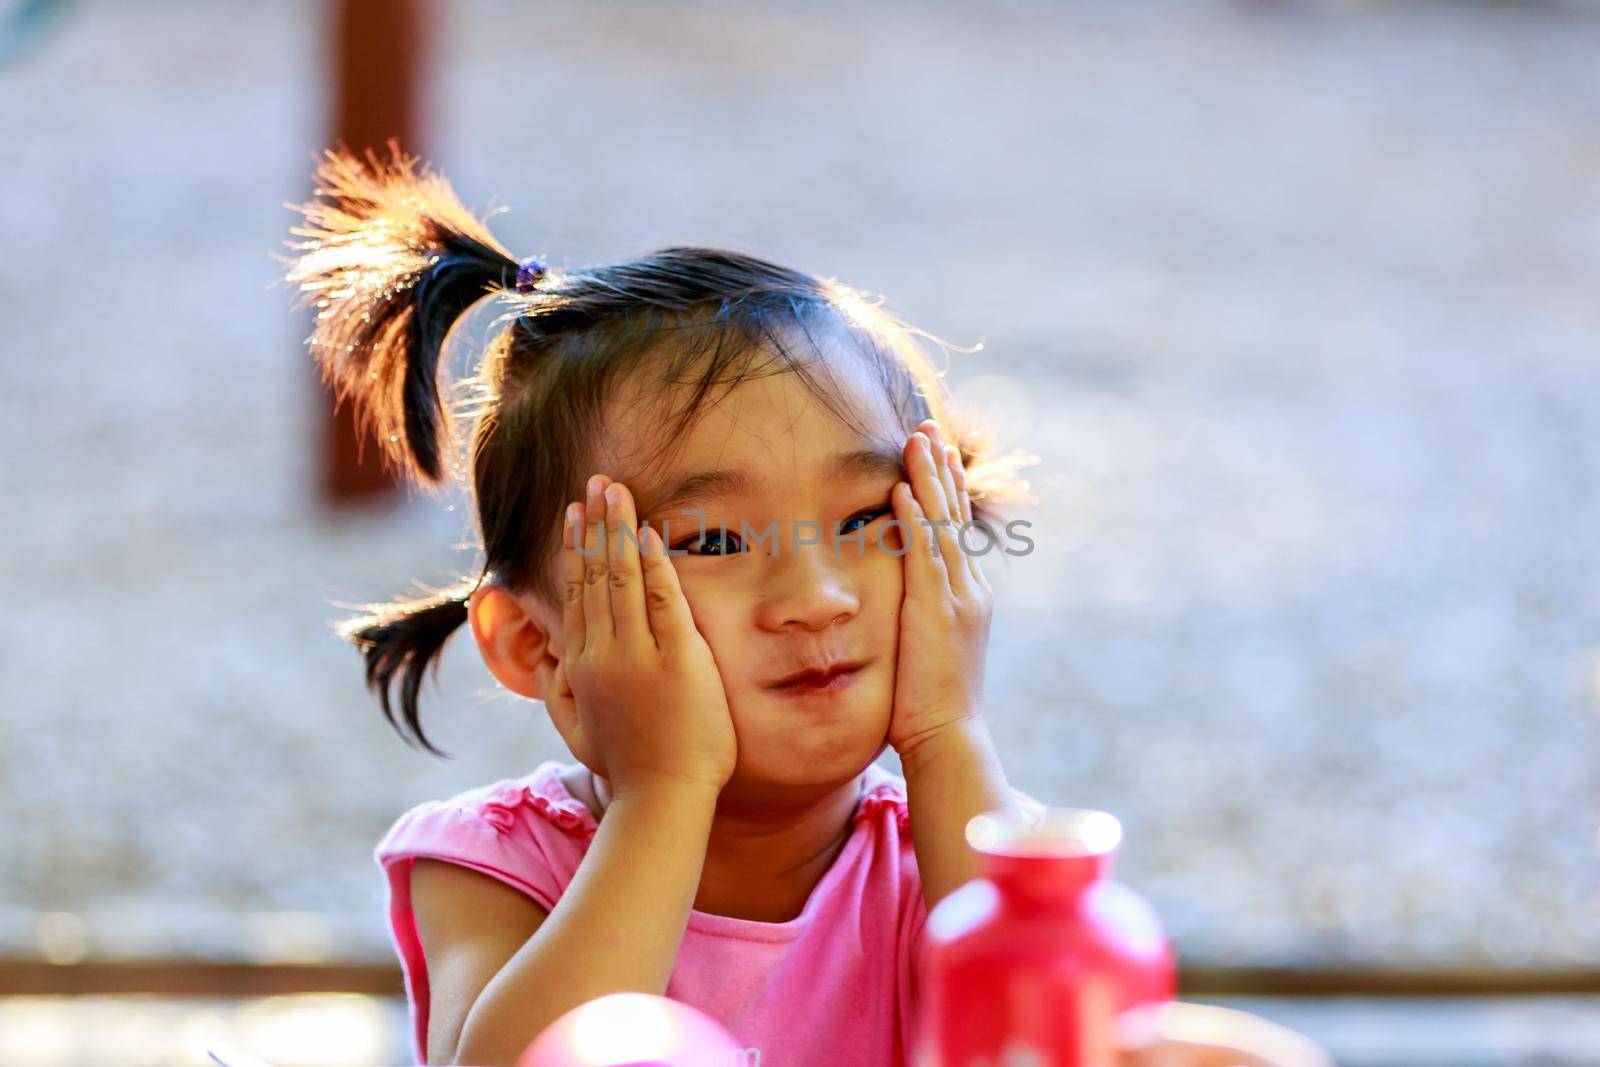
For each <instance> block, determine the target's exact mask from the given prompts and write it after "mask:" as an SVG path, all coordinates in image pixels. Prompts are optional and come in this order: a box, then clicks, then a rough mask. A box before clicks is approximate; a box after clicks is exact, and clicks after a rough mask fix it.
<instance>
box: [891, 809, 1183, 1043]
mask: <svg viewBox="0 0 1600 1067" xmlns="http://www.w3.org/2000/svg"><path fill="white" fill-rule="evenodd" d="M966 834H967V843H968V844H969V845H971V846H972V847H973V848H974V849H976V850H977V852H978V853H979V856H980V860H981V863H982V871H983V877H981V878H977V879H975V880H973V881H971V882H968V883H967V884H966V885H964V886H962V887H960V888H959V889H957V890H955V891H954V892H952V893H951V894H950V895H949V896H947V897H945V899H943V900H941V901H940V902H939V904H938V906H937V907H936V908H934V909H933V912H932V913H931V914H930V915H929V916H928V925H927V930H926V936H925V940H924V944H923V950H922V959H921V961H920V963H919V966H920V972H919V974H920V977H921V981H922V991H921V994H920V999H921V1004H920V1007H919V1011H918V1014H919V1018H918V1023H917V1026H918V1029H917V1052H916V1063H917V1067H1114V1065H1115V1064H1116V1062H1117V1052H1116V1042H1115V1037H1114V1029H1113V1021H1114V1019H1115V1017H1116V1016H1117V1015H1118V1014H1119V1013H1120V1012H1122V1011H1125V1010H1127V1009H1128V1008H1131V1007H1134V1006H1136V1005H1139V1004H1148V1003H1156V1002H1161V1001H1168V1000H1171V999H1172V998H1173V997H1174V996H1175V995H1176V993H1177V961H1176V959H1175V958H1174V956H1173V953H1172V948H1171V945H1170V944H1169V943H1168V941H1167V938H1166V934H1165V933H1164V932H1163V931H1162V928H1161V923H1160V920H1159V919H1158V918H1157V917H1156V914H1155V911H1154V910H1153V909H1152V908H1151V907H1150V905H1149V904H1148V903H1147V902H1146V901H1145V900H1144V898H1143V897H1141V896H1140V895H1139V894H1138V893H1135V892H1134V891H1133V890H1132V889H1129V888H1128V887H1127V886H1125V885H1123V884H1122V883H1120V882H1117V881H1114V880H1112V878H1111V877H1110V873H1111V865H1112V860H1113V858H1114V856H1115V853H1116V850H1117V846H1118V845H1119V844H1120V843H1121V841H1122V825H1121V824H1120V823H1119V822H1118V821H1117V819H1116V818H1115V817H1114V816H1112V815H1110V814H1108V813H1106V812H1103V811H1089V810H1085V809H1081V808H1050V809H1048V810H1047V811H1046V813H1045V816H1044V818H1043V819H1042V820H1041V821H1040V822H1039V823H1038V824H1037V825H1033V824H1030V823H1028V822H1027V821H1026V820H1025V819H1024V818H1023V817H1021V816H1020V815H1013V814H1011V813H1008V812H989V813H986V814H984V815H979V816H976V817H975V818H973V819H972V820H971V821H970V822H968V823H967V830H966Z"/></svg>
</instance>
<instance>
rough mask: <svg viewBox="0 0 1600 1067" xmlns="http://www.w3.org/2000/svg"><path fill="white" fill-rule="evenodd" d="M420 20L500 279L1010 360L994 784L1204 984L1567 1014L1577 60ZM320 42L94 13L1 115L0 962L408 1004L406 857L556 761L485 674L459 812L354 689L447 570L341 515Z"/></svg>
mask: <svg viewBox="0 0 1600 1067" xmlns="http://www.w3.org/2000/svg"><path fill="white" fill-rule="evenodd" d="M450 7H451V11H452V15H453V17H452V19H451V20H450V22H449V24H448V25H447V26H444V27H443V30H442V33H441V37H440V40H439V41H438V50H439V54H438V56H437V60H438V74H437V77H436V79H435V82H434V91H435V96H434V104H433V111H432V115H431V119H432V122H431V128H432V130H433V138H432V141H431V143H430V144H429V145H427V146H419V147H426V149H427V151H428V153H429V155H431V156H432V157H433V158H435V159H436V160H438V162H439V163H440V165H441V166H442V168H443V169H444V170H445V171H446V173H447V174H449V175H450V176H451V177H452V179H453V180H454V181H455V182H456V185H457V188H458V189H459V190H460V191H461V193H462V195H463V197H464V198H465V199H466V200H467V201H468V202H469V203H472V204H475V205H477V206H478V207H480V208H488V207H492V206H494V205H496V204H508V205H511V206H512V208H513V209H514V210H512V211H511V212H510V213H507V214H504V215H502V216H500V217H499V218H497V219H496V221H495V227H496V230H497V232H498V233H499V234H500V235H501V237H502V238H503V239H504V240H505V241H506V243H507V244H508V246H509V247H510V248H512V249H513V250H514V251H517V252H518V254H527V253H530V252H546V253H548V254H549V255H550V256H551V257H552V258H553V259H555V260H556V261H557V262H561V263H581V262H591V261H599V260H605V259H611V258H616V257H622V256H628V255H633V254H636V253H639V252H642V251H645V250H648V249H651V248H655V247H659V246H661V245H665V244H668V243H676V242H698V243H729V244H733V245H736V246H738V247H742V248H746V249H749V250H752V251H757V252H761V253H763V254H767V255H771V256H774V257H777V258H780V259H783V260H786V261H789V262H792V263H794V264H796V265H799V266H802V267H805V268H808V269H813V270H816V271H818V272H820V273H823V274H832V275H837V276H838V277H840V278H841V279H843V280H845V281H847V282H850V283H852V284H855V285H858V286H863V287H865V288H867V289H870V290H874V291H881V292H883V293H885V294H887V295H888V297H889V300H890V304H891V306H892V307H894V308H896V309H898V310H899V311H901V312H903V313H904V314H906V315H907V316H908V317H909V318H911V319H912V320H913V321H914V322H917V323H918V324H920V325H922V326H924V327H926V328H928V329H930V330H932V331H933V332H935V333H937V334H939V335H941V336H943V337H945V338H948V339H950V340H951V341H952V342H953V343H955V344H958V345H970V344H972V343H974V342H976V341H978V340H982V341H983V342H984V348H983V350H982V351H981V352H978V353H976V354H972V355H963V354H959V353H958V354H953V355H951V356H950V363H949V366H950V380H951V382H952V383H953V386H954V387H955V389H956V390H957V392H958V394H959V395H960V396H962V397H963V398H965V399H966V400H968V401H969V402H971V403H972V404H974V405H975V406H976V407H977V408H978V409H979V410H982V411H986V412H988V413H989V414H990V415H991V416H992V417H993V418H994V419H995V420H996V421H997V422H998V423H999V424H1000V425H1001V426H1002V427H1003V430H1004V433H1005V440H1006V441H1007V442H1008V443H1010V444H1013V445H1017V446H1022V447H1027V448H1030V449H1032V450H1034V451H1036V452H1037V453H1038V454H1039V455H1040V456H1041V460H1042V462H1041V463H1040V464H1039V465H1038V466H1037V467H1035V468H1034V469H1033V483H1034V488H1035V491H1036V492H1037V494H1038V496H1039V507H1038V509H1037V512H1036V513H1035V514H1034V515H1032V516H1031V518H1032V521H1033V522H1034V523H1035V529H1034V531H1033V535H1034V537H1035V540H1036V542H1037V546H1038V548H1037V551H1036V552H1035V553H1034V554H1033V555H1031V556H1028V557H1025V558H1019V559H1014V560H1011V561H1009V563H1008V564H1006V565H1005V566H1001V565H999V564H998V563H997V564H996V565H995V566H993V567H990V568H989V569H988V573H989V574H990V576H991V579H992V580H993V582H994V583H995V585H996V586H997V590H998V592H999V594H1000V607H999V613H998V617H997V620H996V627H995V631H994V637H993V649H992V657H991V664H990V668H989V679H990V682H989V698H990V702H991V704H992V707H993V719H994V724H995V730H996V732H997V734H998V738H999V743H1000V746H1001V750H1002V753H1003V755H1004V757H1005V760H1006V765H1007V768H1008V771H1009V772H1010V775H1011V777H1012V781H1013V784H1015V785H1017V786H1018V787H1019V788H1023V789H1025V790H1028V791H1029V792H1032V793H1033V794H1034V795H1036V796H1039V797H1041V798H1043V799H1046V800H1048V801H1050V802H1054V803H1061V804H1080V805H1091V806H1101V807H1105V808H1108V809H1110V810H1112V811H1114V812H1116V813H1117V814H1118V815H1119V816H1121V817H1122V818H1123V820H1124V822H1125V824H1126V828H1127V841H1126V845H1125V847H1124V852H1123V855H1122V858H1121V860H1120V862H1119V868H1118V869H1119V873H1120V875H1121V876H1122V877H1123V878H1124V879H1125V880H1126V881H1128V882H1129V883H1131V884H1133V885H1135V886H1137V887H1138V888H1139V889H1141V890H1142V891H1143V892H1144V893H1146V895H1148V896H1149V897H1150V898H1151V899H1152V900H1153V901H1154V902H1155V903H1156V905H1157V906H1158V908H1159V909H1160V911H1161V913H1162V914H1163V916H1164V917H1165V919H1166V920H1167V922H1168V923H1169V925H1170V927H1171V930H1172V932H1173V933H1174V935H1175V937H1176V939H1177V943H1178V947H1179V952H1180V956H1181V957H1182V958H1183V959H1185V960H1187V961H1189V962H1192V963H1207V964H1222V965H1242V964H1281V965H1293V966H1305V967H1318V966H1329V965H1341V964H1370V965H1377V966H1406V967H1412V966H1419V967H1428V966H1440V967H1459V968H1468V969H1478V968H1489V969H1494V968H1511V969H1518V968H1560V967H1573V966H1587V967H1592V966H1593V961H1594V960H1595V959H1596V958H1597V955H1600V923H1597V921H1596V920H1597V918H1600V878H1597V866H1596V847H1597V838H1596V827H1597V800H1600V760H1597V758H1596V756H1597V751H1600V750H1597V745H1596V742H1597V740H1600V737H1597V733H1600V717H1597V711H1600V708H1597V702H1600V696H1597V690H1600V651H1597V650H1600V588H1597V578H1596V576H1597V574H1600V536H1597V535H1600V511H1597V508H1600V505H1597V500H1600V497H1597V494H1596V487H1597V481H1600V433H1597V431H1600V417H1597V415H1596V408H1595V400H1596V397H1597V395H1600V351H1597V345H1596V342H1597V340H1600V303H1597V300H1596V294H1597V293H1600V132H1597V131H1600V63H1597V62H1596V59H1595V57H1596V56H1597V55H1600V15H1597V14H1593V13H1590V11H1588V10H1583V9H1579V8H1563V7H1560V6H1553V5H1546V4H1476V3H1454V4H1434V3H1415V4H1383V3H1368V4H1356V5H1336V4H1322V5H1297V4H1285V5H1275V4H1265V3H1261V4H1203V3H1194V4H1177V3H1147V4H1139V5H1114V4H1047V3H1043V2H1039V3H1021V2H1018V3H1008V4H1000V5H995V6H982V7H980V6H977V5H956V4H931V5H910V4H904V5H901V4H895V5H889V6H877V5H874V6H873V7H872V8H871V9H870V10H865V9H858V8H856V7H853V6H847V5H843V4H836V3H822V2H817V3H804V4H799V5H779V4H756V5H732V4H726V5H713V4H699V3H678V4H672V5H645V4H638V5H626V4H625V5H608V6H606V7H604V8H603V9H602V8H592V7H587V6H580V5H561V6H557V5H548V4H539V5H521V4H511V3H508V2H490V0H476V2H471V3H458V4H452V5H450ZM1130 9H1131V10H1130ZM321 20H322V11H321V8H320V7H319V6H318V5H314V4H311V3H307V2H304V0H301V2H285V3H275V4H251V3H243V2H208V3H200V2H191V3H154V2H151V3H136V4H113V3H109V2H101V3H82V4H79V5H77V6H76V7H75V8H74V9H73V10H71V12H70V17H68V18H67V19H65V20H63V24H62V25H61V26H59V27H57V31H56V32H55V34H54V35H53V36H50V37H49V38H48V39H47V40H45V41H43V42H42V43H41V45H40V47H39V49H38V50H37V51H36V52H34V53H33V54H31V55H29V56H26V57H24V58H23V59H21V60H19V61H17V62H15V63H14V64H13V65H12V66H10V67H7V68H5V69H3V70H0V123H3V128H4V129H5V130H6V134H7V135H6V137H5V139H4V142H3V147H0V182H3V189H4V195H3V196H0V233H3V234H4V245H5V248H6V254H5V255H3V256H0V307H3V308H4V311H5V321H6V329H5V331H4V335H3V340H0V395H3V396H4V397H6V402H5V404H6V409H5V415H4V418H0V448H3V449H4V452H5V454H6V456H7V457H8V459H7V461H6V463H5V465H4V467H3V468H0V469H3V471H4V474H3V482H0V491H3V496H4V499H5V500H6V501H7V502H8V504H9V507H10V512H9V513H10V515H11V521H10V522H8V523H7V524H6V529H5V532H4V534H3V535H0V536H3V540H0V544H3V546H4V549H5V551H4V553H3V562H0V567H3V568H4V569H3V570H0V578H3V580H4V581H5V583H6V585H7V587H8V588H11V589H12V590H13V600H12V604H11V609H10V610H8V611H6V612H4V613H3V614H0V650H3V651H0V691H3V692H4V694H5V697H4V699H3V701H0V739H3V744H0V806H3V808H4V810H5V811H6V812H7V814H8V818H7V819H6V820H5V821H4V823H3V824H0V871H3V875H0V952H4V953H6V954H10V955H23V956H30V955H35V954H43V955H45V956H46V957H47V958H51V959H57V960H61V961H70V960H75V959H82V958H85V957H90V958H94V957H105V958H112V957H119V956H139V955H157V956H169V955H174V954H194V955H196V956H200V957H215V958H248V959H260V960H319V959H370V960H378V961H390V960H392V959H393V954H392V951H391V949H390V947H389V944H388V941H387V933H386V927H385V920H384V911H383V900H384V898H383V886H382V882H381V879H380V877H379V874H378V871H377V869H376V867H375V866H374V865H373V863H372V860H371V856H370V854H371V850H372V847H373V845H374V843H375V842H376V840H377V838H378V837H379V836H380V835H381V834H382V832H383V831H384V830H385V829H386V828H387V826H388V825H389V823H390V822H391V821H392V820H393V819H394V818H395V817H396V816H398V815H399V813H400V812H401V811H403V810H404V809H405V808H407V807H408V806H410V805H411V804H414V803H416V802H418V801H420V800H423V799H427V798H433V797H440V796H445V795H449V794H451V793H454V792H457V791H459V790H461V789H465V788H468V787H470V786H473V785H476V784H480V783H483V782H487V781H490V780H492V779H495V778H500V777H506V776H513V775H519V774H522V773H525V772H526V771H528V770H529V769H531V768H532V767H533V766H534V765H535V764H536V763H537V762H538V761H540V760H541V759H545V758H551V757H560V758H565V753H564V750H562V749H561V747H560V742H559V739H558V737H557V736H556V734H555V732H554V731H553V729H551V727H550V726H549V725H548V723H547V722H546V721H545V720H544V717H543V714H542V709H541V708H540V707H539V706H537V705H535V704H531V703H527V702H521V701H518V700H514V699H511V698H509V697H507V696H505V695H504V694H501V693H498V692H497V691H496V688H495V686H494V683H493V681H492V679H491V678H490V677H489V675H488V673H487V672H486V671H485V670H484V669H483V667H482V665H481V663H480V662H479V660H478V658H477V654H476V650H475V649H474V648H473V647H472V644H471V638H470V635H469V634H466V633H464V632H463V633H462V634H460V635H458V637H457V639H456V640H455V642H454V643H453V645H452V647H451V649H450V651H449V653H448V654H447V655H446V657H445V662H444V664H443V667H442V670H441V674H440V680H441V684H440V686H439V687H438V688H437V689H430V690H429V691H428V693H427V694H426V699H427V705H426V707H427V712H428V714H429V715H430V718H429V720H428V721H429V723H430V732H431V733H432V734H433V735H434V736H435V738H436V739H437V741H438V742H439V743H440V744H441V745H443V747H445V748H447V749H449V750H451V751H453V752H456V753H458V754H459V756H460V758H459V759H457V760H454V761H451V762H439V761H436V760H433V759H431V758H430V757H428V756H426V755H425V754H422V753H417V752H414V751H412V750H410V749H408V748H406V747H405V746H404V745H403V744H402V743H401V742H400V741H399V740H398V739H397V738H395V737H394V736H393V735H392V734H391V733H390V732H389V730H388V727H387V726H386V725H385V724H384V723H383V721H382V719H381V716H380V715H379V713H378V710H377V707H376V704H375V703H374V702H373V700H372V698H371V697H369V696H368V695H367V694H366V693H365V692H364V691H363V689H362V685H361V668H360V662H359V659H358V657H357V655H356V653H355V652H354V651H353V650H351V649H349V648H347V647H345V646H342V645H340V644H339V643H338V641H337V640H336V639H335V638H334V637H333V636H332V634H331V631H330V630H329V629H328V626H329V624H330V623H331V622H333V621H335V620H337V619H339V618H341V617H343V616H344V615H345V614H346V613H345V612H344V611H343V610H341V609H339V608H336V607H334V606H333V605H332V604H331V603H330V602H332V601H345V602H358V601H367V600H380V599H387V598H388V597H390V596H391V595H395V594H398V593H402V592H406V591H409V590H410V583H411V581H412V579H418V580H420V581H423V582H426V583H429V584H433V585H437V584H442V583H444V582H447V581H449V580H451V579H452V578H453V577H455V576H456V575H458V574H462V573H467V572H468V571H470V570H471V569H472V566H473V562H474V559H475V557H474V555H473V553H472V552H471V551H470V550H469V549H461V548H457V547H454V546H456V545H457V544H458V543H466V544H470V541H471V537H472V531H471V529H470V527H469V526H468V525H467V520H468V516H467V515H466V514H465V513H464V511H463V509H462V507H461V504H460V502H459V501H457V502H456V504H455V505H454V508H453V510H447V506H446V505H445V504H435V503H434V502H432V501H424V500H421V499H420V498H419V499H417V500H414V501H412V502H410V503H408V504H406V505H405V506H404V507H402V508H401V509H400V510H399V511H398V512H395V513H371V514H342V515H325V514H320V513H318V512H317V510H316V509H315V507H314V503H313V500H312V492H311V485H312V474H311V471H312V462H313V458H314V457H313V455H312V451H311V449H312V446H313V443H314V442H313V435H312V431H313V429H314V426H315V423H314V422H313V419H312V414H311V412H312V410H313V405H314V404H315V403H316V394H315V392H314V390H313V379H312V378H311V377H310V372H309V369H308V367H307V366H306V364H305V363H304V357H303V353H302V351H301V349H300V348H299V347H298V345H299V337H300V333H299V331H300V329H301V327H302V326H303V325H304V321H303V319H301V318H299V317H297V316H296V315H294V314H292V313H291V312H290V310H289V309H290V302H291V294H290V293H289V292H287V291H286V290H285V289H284V288H283V287H281V286H278V287H273V281H274V278H275V276H276V272H277V267H276V265H275V264H274V263H273V262H272V261H271V259H270V258H269V255H270V254H271V253H274V252H277V251H279V250H280V249H281V245H280V242H281V241H282V240H283V238H284V237H285V236H286V235H287V233H286V231H287V227H288V226H289V225H290V224H291V223H292V222H293V221H294V217H293V216H292V215H291V213H290V212H289V211H287V210H285V209H284V208H283V207H282V206H281V205H282V204H283V203H284V202H285V201H292V200H300V199H303V198H304V197H305V196H306V195H307V194H308V191H309V182H308V174H309V169H310V163H311V161H310V154H311V153H312V152H313V151H314V150H316V149H317V148H319V147H320V146H321V144H322V137H323V133H322V131H323V126H322V110H321V108H322V88H323V83H322V73H321V62H322V56H321V50H320V49H321V45H320V41H319V31H320V26H321ZM890 765H891V766H893V764H892V758H891V762H890Z"/></svg>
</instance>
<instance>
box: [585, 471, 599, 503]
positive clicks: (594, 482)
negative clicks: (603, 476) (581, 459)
mask: <svg viewBox="0 0 1600 1067" xmlns="http://www.w3.org/2000/svg"><path fill="white" fill-rule="evenodd" d="M588 491H589V499H590V500H598V499H600V476H599V475H598V474H595V475H591V476H590V477H589V486H588Z"/></svg>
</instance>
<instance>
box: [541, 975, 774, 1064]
mask: <svg viewBox="0 0 1600 1067" xmlns="http://www.w3.org/2000/svg"><path fill="white" fill-rule="evenodd" d="M740 1055H741V1050H740V1046H739V1043H738V1042H737V1041H735V1040H734V1039H733V1035H732V1034H730V1033H728V1031H727V1030H725V1029H724V1028H723V1026H722V1024H721V1023H719V1022H717V1021H716V1020H715V1019H713V1018H712V1017H711V1016H709V1015H707V1014H706V1013H705V1012H703V1011H700V1010H699V1009H698V1008H692V1007H690V1006H689V1005H687V1004H680V1003H679V1002H678V1001H676V1000H670V999H668V998H667V997H658V996H652V995H651V994H649V993H612V994H610V995H608V996H603V997H596V998H595V999H594V1000H591V1001H588V1002H587V1003H584V1004H580V1005H578V1006H577V1007H576V1008H573V1009H572V1010H571V1011H569V1012H567V1013H566V1014H565V1015H563V1016H562V1017H561V1018H559V1019H557V1020H556V1021H555V1022H553V1023H551V1024H550V1025H549V1026H547V1027H545V1029H544V1031H543V1032H542V1033H540V1034H539V1036H538V1037H536V1038H534V1039H533V1041H532V1043H531V1044H529V1045H528V1047H527V1049H526V1050H524V1052H523V1053H522V1056H521V1057H520V1058H519V1059H518V1060H517V1067H739V1065H740V1064H742V1063H743V1060H741V1059H740V1058H739V1057H740Z"/></svg>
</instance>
